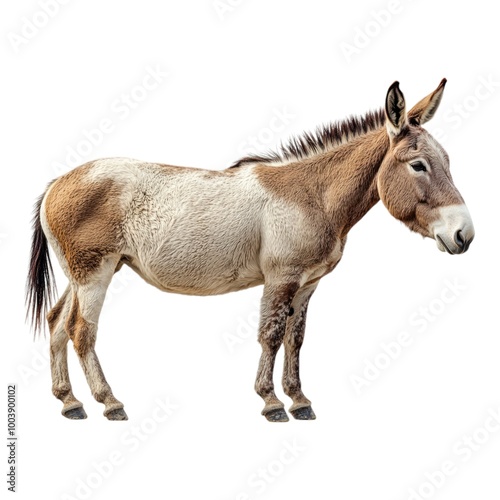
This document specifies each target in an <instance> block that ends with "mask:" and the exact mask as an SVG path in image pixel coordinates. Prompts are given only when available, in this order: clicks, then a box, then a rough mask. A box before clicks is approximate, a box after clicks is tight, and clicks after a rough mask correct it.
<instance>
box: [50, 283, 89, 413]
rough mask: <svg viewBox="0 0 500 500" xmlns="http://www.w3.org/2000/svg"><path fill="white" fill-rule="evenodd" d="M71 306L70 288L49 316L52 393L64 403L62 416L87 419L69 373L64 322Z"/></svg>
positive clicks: (67, 338) (66, 335)
mask: <svg viewBox="0 0 500 500" xmlns="http://www.w3.org/2000/svg"><path fill="white" fill-rule="evenodd" d="M70 305H71V289H70V287H69V286H68V287H67V288H66V290H65V292H64V293H63V295H62V296H61V298H60V299H59V301H58V302H57V304H56V305H55V306H54V307H53V308H52V309H51V310H50V312H49V313H48V314H47V322H48V324H49V330H50V370H51V375H52V393H53V394H54V396H55V397H56V398H58V399H60V400H61V401H62V402H63V405H64V406H63V409H62V414H63V415H64V416H65V417H67V418H70V419H75V420H76V419H82V418H87V415H86V413H85V410H84V409H83V405H82V403H81V402H80V401H78V399H76V398H75V396H74V395H73V391H72V389H71V382H70V380H69V372H68V358H67V354H68V340H69V337H68V334H67V333H66V330H65V327H64V322H65V320H66V317H67V316H68V314H69V309H70Z"/></svg>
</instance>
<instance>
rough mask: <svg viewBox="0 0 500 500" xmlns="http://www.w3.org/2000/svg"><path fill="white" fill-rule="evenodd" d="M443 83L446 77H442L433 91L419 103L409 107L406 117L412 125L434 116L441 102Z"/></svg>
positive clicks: (444, 83)
mask: <svg viewBox="0 0 500 500" xmlns="http://www.w3.org/2000/svg"><path fill="white" fill-rule="evenodd" d="M445 85H446V78H443V79H442V80H441V83H440V84H439V85H438V88H437V89H436V90H435V91H434V92H432V93H431V94H429V95H428V96H427V97H424V98H423V99H422V100H421V101H420V102H419V103H417V104H415V106H413V108H411V110H410V112H409V113H408V118H409V119H410V123H411V124H412V125H423V124H424V123H425V122H428V121H429V120H430V119H431V118H432V117H433V116H434V114H435V113H436V111H437V109H438V107H439V103H440V102H441V97H443V91H444V86H445Z"/></svg>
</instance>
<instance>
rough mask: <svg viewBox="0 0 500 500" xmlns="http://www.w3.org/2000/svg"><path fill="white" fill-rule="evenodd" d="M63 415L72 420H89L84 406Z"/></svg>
mask: <svg viewBox="0 0 500 500" xmlns="http://www.w3.org/2000/svg"><path fill="white" fill-rule="evenodd" d="M63 415H64V416H65V417H66V418H69V419H70V420H83V419H84V418H87V414H86V413H85V410H84V409H83V407H82V406H80V407H79V408H72V409H71V410H68V411H65V412H63Z"/></svg>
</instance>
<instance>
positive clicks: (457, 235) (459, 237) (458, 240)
mask: <svg viewBox="0 0 500 500" xmlns="http://www.w3.org/2000/svg"><path fill="white" fill-rule="evenodd" d="M455 243H456V244H457V245H458V247H459V248H460V249H462V250H464V249H465V244H466V243H467V242H466V241H465V239H464V237H463V236H462V231H460V229H459V230H458V231H457V232H456V233H455Z"/></svg>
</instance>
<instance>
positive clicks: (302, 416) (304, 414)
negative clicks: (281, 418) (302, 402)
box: [290, 406, 316, 420]
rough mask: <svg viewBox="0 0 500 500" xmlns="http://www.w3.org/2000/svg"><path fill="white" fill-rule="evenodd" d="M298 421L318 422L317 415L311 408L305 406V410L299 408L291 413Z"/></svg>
mask: <svg viewBox="0 0 500 500" xmlns="http://www.w3.org/2000/svg"><path fill="white" fill-rule="evenodd" d="M290 413H291V414H292V416H293V418H295V419H296V420H316V415H315V414H314V412H313V409H312V408H311V407H310V406H304V407H303V408H297V409H296V410H292V411H291V412H290Z"/></svg>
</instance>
